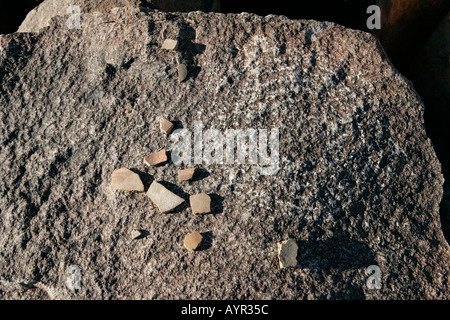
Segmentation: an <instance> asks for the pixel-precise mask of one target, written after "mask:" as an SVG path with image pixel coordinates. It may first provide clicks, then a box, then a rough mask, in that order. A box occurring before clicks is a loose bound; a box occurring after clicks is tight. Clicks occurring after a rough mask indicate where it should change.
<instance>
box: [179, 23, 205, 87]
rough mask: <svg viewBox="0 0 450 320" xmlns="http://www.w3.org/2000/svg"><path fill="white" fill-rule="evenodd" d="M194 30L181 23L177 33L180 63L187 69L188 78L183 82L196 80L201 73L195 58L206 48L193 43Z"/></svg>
mask: <svg viewBox="0 0 450 320" xmlns="http://www.w3.org/2000/svg"><path fill="white" fill-rule="evenodd" d="M195 36H196V34H195V30H194V29H193V28H192V27H191V26H190V25H189V24H187V23H185V22H182V23H181V25H180V31H179V33H178V40H179V47H178V51H179V52H180V53H181V61H180V63H184V64H186V66H187V69H188V76H187V78H186V80H185V81H187V80H189V79H191V78H196V77H197V76H198V74H199V73H200V71H201V67H200V66H197V65H196V61H195V56H196V55H198V54H202V53H203V52H204V51H205V49H206V46H205V45H204V44H201V43H194V42H193V41H194V40H195Z"/></svg>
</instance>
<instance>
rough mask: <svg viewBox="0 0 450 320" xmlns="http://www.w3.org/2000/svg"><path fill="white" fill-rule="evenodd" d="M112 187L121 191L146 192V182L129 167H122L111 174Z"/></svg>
mask: <svg viewBox="0 0 450 320" xmlns="http://www.w3.org/2000/svg"><path fill="white" fill-rule="evenodd" d="M111 187H112V188H113V189H115V190H119V191H130V192H131V191H138V192H144V184H143V183H142V180H141V178H140V177H139V175H138V174H137V173H135V172H133V171H131V170H130V169H128V168H120V169H118V170H115V171H113V173H112V174H111Z"/></svg>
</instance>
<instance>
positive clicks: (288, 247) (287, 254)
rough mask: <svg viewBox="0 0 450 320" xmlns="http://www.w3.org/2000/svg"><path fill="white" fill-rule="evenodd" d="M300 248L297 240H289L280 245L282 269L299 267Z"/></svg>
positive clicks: (279, 252)
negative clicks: (298, 252) (298, 255)
mask: <svg viewBox="0 0 450 320" xmlns="http://www.w3.org/2000/svg"><path fill="white" fill-rule="evenodd" d="M297 251H298V246H297V243H296V242H295V240H293V239H289V240H286V241H283V242H281V243H278V260H279V261H280V268H287V267H295V266H297Z"/></svg>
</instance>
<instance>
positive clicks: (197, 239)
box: [184, 231, 203, 250]
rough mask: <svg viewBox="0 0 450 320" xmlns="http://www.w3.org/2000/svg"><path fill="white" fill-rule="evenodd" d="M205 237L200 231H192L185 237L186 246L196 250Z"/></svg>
mask: <svg viewBox="0 0 450 320" xmlns="http://www.w3.org/2000/svg"><path fill="white" fill-rule="evenodd" d="M202 240H203V237H202V235H201V234H200V232H198V231H194V232H192V233H191V234H190V235H188V236H186V238H184V246H185V247H186V249H189V250H196V249H198V247H199V246H200V244H201V243H202Z"/></svg>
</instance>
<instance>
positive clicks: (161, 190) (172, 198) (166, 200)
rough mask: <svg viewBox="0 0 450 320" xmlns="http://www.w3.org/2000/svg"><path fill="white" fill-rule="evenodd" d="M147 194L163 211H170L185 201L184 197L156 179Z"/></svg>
mask: <svg viewBox="0 0 450 320" xmlns="http://www.w3.org/2000/svg"><path fill="white" fill-rule="evenodd" d="M147 196H148V197H149V198H150V199H151V200H152V201H153V203H154V204H155V205H156V206H157V207H158V209H159V211H160V212H161V213H165V212H170V211H172V210H174V209H175V208H176V207H178V206H179V205H180V204H182V203H183V202H184V199H183V198H181V197H179V196H177V195H176V194H175V193H173V192H172V191H169V190H168V189H166V188H165V187H164V186H163V185H162V184H160V183H158V182H156V181H153V182H152V184H151V185H150V188H148V191H147Z"/></svg>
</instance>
